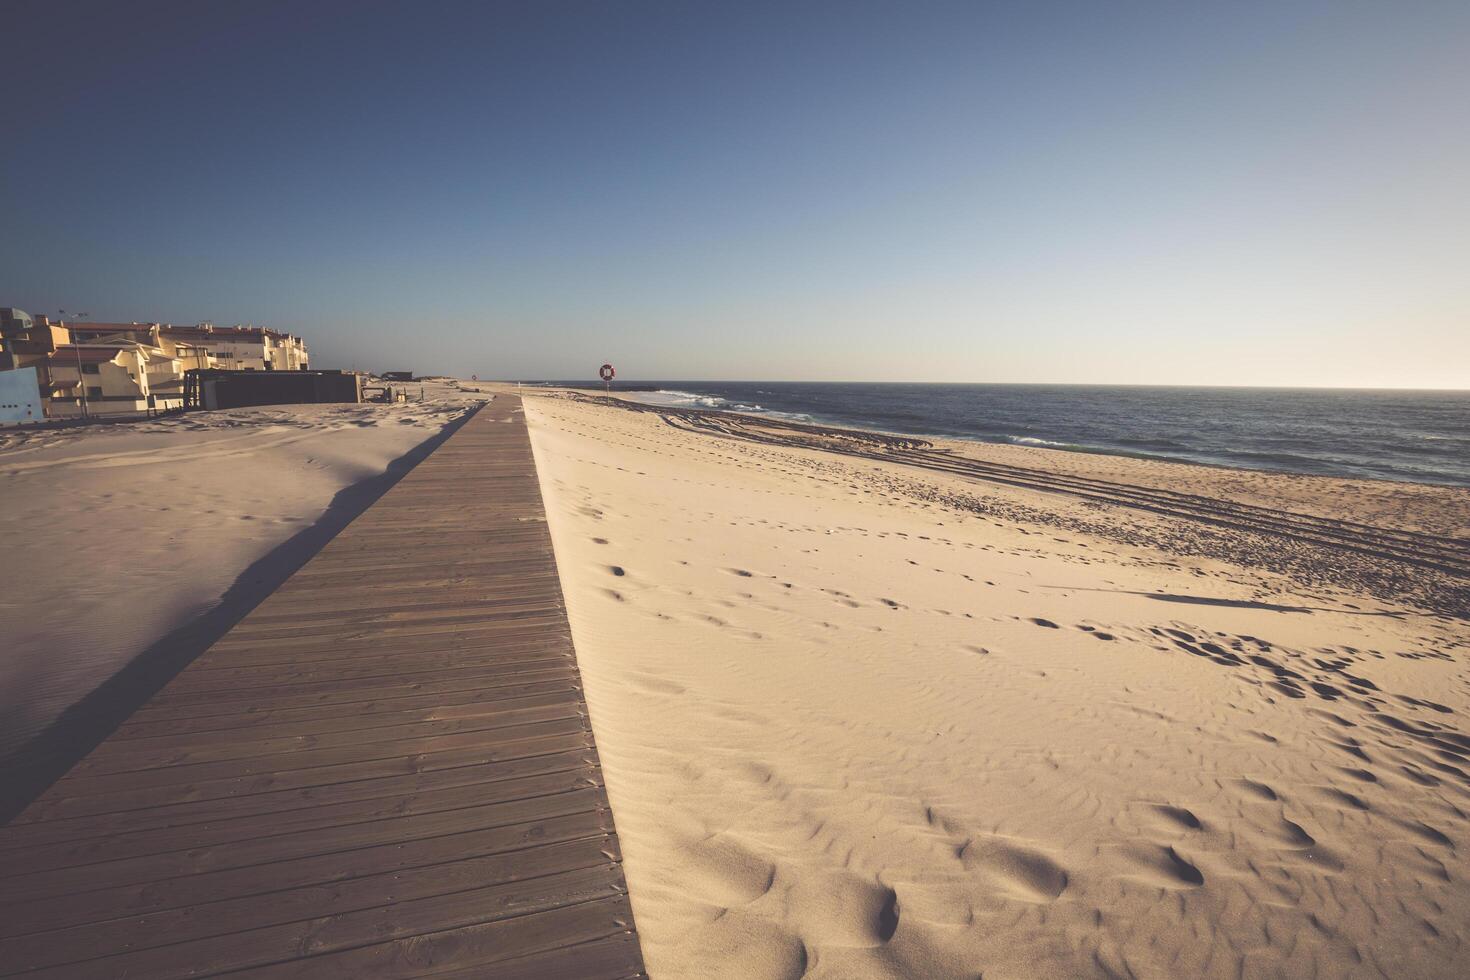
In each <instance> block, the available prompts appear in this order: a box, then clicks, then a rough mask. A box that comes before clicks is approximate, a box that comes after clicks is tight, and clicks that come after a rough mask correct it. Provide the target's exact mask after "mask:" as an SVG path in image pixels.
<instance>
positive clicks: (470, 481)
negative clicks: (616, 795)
mask: <svg viewBox="0 0 1470 980" xmlns="http://www.w3.org/2000/svg"><path fill="white" fill-rule="evenodd" d="M520 407H521V406H520V399H519V398H518V397H515V396H506V395H502V396H500V397H498V398H496V399H495V400H494V401H493V402H491V403H490V404H489V405H487V406H486V407H484V408H482V409H481V410H480V411H479V412H478V413H477V414H476V415H475V416H474V417H473V418H471V419H470V420H469V421H468V422H467V423H465V425H464V426H463V427H462V428H460V429H459V431H457V432H456V433H455V434H454V435H452V436H451V437H450V438H449V439H448V440H447V441H446V442H445V443H444V444H443V445H442V446H440V447H439V448H438V449H437V450H436V451H435V452H434V453H433V454H432V455H430V456H429V457H428V458H427V459H425V460H424V461H423V462H422V463H420V464H419V465H418V466H417V467H416V468H415V469H413V470H412V471H411V472H409V473H408V474H407V475H406V476H405V477H404V478H403V480H402V481H400V482H399V483H398V484H397V485H396V486H395V487H393V489H391V490H390V491H388V493H387V494H385V495H384V496H383V497H382V498H381V499H380V500H379V501H378V502H377V503H375V504H374V505H373V506H372V507H371V508H369V509H368V510H367V511H366V512H365V513H364V514H362V515H361V516H360V517H359V518H358V519H357V520H356V521H354V522H353V523H352V524H351V525H350V526H349V527H348V528H347V529H346V530H345V531H343V532H342V533H341V534H340V535H338V536H337V537H336V538H335V539H333V540H332V541H331V543H329V544H328V545H327V546H326V547H325V548H324V549H323V550H322V551H321V552H320V553H319V554H318V555H317V556H316V557H315V558H313V559H312V560H311V561H310V562H309V563H307V564H306V565H305V566H304V567H303V568H302V569H301V570H300V571H298V572H297V573H296V574H295V575H294V576H292V578H291V579H290V580H289V581H287V582H286V583H285V585H283V586H282V587H281V588H280V589H279V590H278V591H276V592H275V593H274V594H272V595H271V596H270V597H269V598H268V599H266V601H265V602H263V603H262V604H261V605H260V606H259V607H257V608H256V609H255V611H254V612H252V613H251V614H250V615H249V616H248V617H246V618H245V619H244V620H242V621H241V622H240V623H239V624H238V625H237V626H236V627H235V628H234V629H233V630H232V631H230V632H229V633H228V634H227V635H226V636H224V637H223V638H222V639H221V640H220V641H219V642H218V643H216V644H215V645H214V646H213V647H212V648H210V649H209V650H208V651H207V652H206V653H205V654H203V655H202V656H201V657H199V659H198V660H196V661H195V662H194V663H193V664H191V665H190V666H189V667H188V668H187V669H185V670H184V671H183V672H182V673H181V674H179V676H178V677H176V678H175V679H174V680H173V681H172V682H171V683H170V684H169V685H168V686H167V687H165V688H164V689H163V690H162V691H160V692H159V693H158V694H157V695H156V696H155V697H154V698H153V699H152V700H151V701H149V702H148V703H147V704H145V705H144V706H143V707H142V708H141V709H139V710H138V711H137V713H135V714H134V715H133V716H132V717H131V718H130V719H129V720H128V721H127V722H126V723H125V724H124V725H123V726H122V727H121V728H119V729H118V730H117V731H116V732H115V733H113V734H112V735H111V736H110V737H109V738H107V740H106V741H104V742H103V743H102V744H101V745H99V746H98V747H97V749H96V750H95V751H93V752H92V753H91V754H90V755H89V756H87V757H86V758H85V759H83V760H82V761H81V762H80V763H78V764H77V765H76V767H75V768H73V769H72V771H71V772H69V773H68V774H67V775H66V776H64V777H63V778H62V779H61V780H60V781H59V782H57V783H56V784H55V785H54V786H52V787H51V788H50V789H49V790H48V791H47V792H46V793H45V794H44V795H43V796H41V797H40V798H39V799H37V800H36V801H35V802H34V803H33V804H32V805H31V806H30V807H29V808H28V809H27V810H26V811H25V812H24V813H22V814H21V815H20V816H19V817H18V818H17V819H16V820H15V821H14V822H12V823H11V824H10V825H9V826H8V827H5V828H0V973H27V974H30V973H31V971H34V975H43V976H65V977H93V976H96V977H122V976H127V977H176V976H178V977H182V976H199V975H204V974H211V973H222V972H229V971H241V972H244V973H247V974H249V973H262V974H270V975H278V976H303V977H332V976H344V977H367V976H372V977H398V976H425V975H432V976H477V977H500V978H513V977H576V978H592V977H626V976H640V975H642V972H643V965H642V957H641V954H640V951H639V946H638V938H637V935H636V933H635V931H634V928H633V919H632V913H631V911H630V908H629V905H628V897H627V889H626V886H625V884H624V880H623V873H622V865H621V863H620V860H621V859H620V855H619V851H618V842H617V836H616V834H615V832H614V830H613V820H612V814H611V812H610V811H609V809H608V803H607V796H606V794H605V793H604V791H603V787H602V774H601V769H600V767H599V765H598V760H597V752H596V748H595V746H594V744H593V739H592V731H591V729H590V727H589V725H588V720H587V709H586V705H585V703H584V702H583V699H582V689H581V682H580V677H579V674H578V672H577V662H576V655H575V652H574V651H573V649H572V642H571V635H570V632H569V629H568V626H567V620H566V613H565V610H564V608H563V604H562V593H561V583H560V581H559V579H558V577H557V569H556V561H555V558H554V557H553V555H552V550H551V539H550V536H549V534H548V532H547V528H546V518H545V511H544V509H543V507H542V501H541V492H540V488H539V486H538V484H537V480H536V471H535V462H534V460H533V458H532V456H531V446H530V439H529V436H528V434H527V432H526V425H525V420H524V417H523V416H522V414H521V411H520Z"/></svg>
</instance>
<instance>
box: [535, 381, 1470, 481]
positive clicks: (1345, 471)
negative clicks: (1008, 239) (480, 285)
mask: <svg viewBox="0 0 1470 980" xmlns="http://www.w3.org/2000/svg"><path fill="white" fill-rule="evenodd" d="M741 384H749V385H752V386H753V385H756V384H772V382H741ZM828 384H830V385H831V386H832V387H834V388H841V387H850V386H849V385H847V384H846V383H840V382H831V383H828ZM889 384H890V385H891V386H892V387H895V388H903V387H935V388H945V387H948V388H952V389H954V390H963V389H965V388H973V387H977V386H973V385H964V384H954V385H933V386H930V385H919V386H909V385H905V384H901V383H896V382H895V383H889ZM558 387H564V386H531V387H530V390H548V389H552V388H558ZM812 387H818V388H819V387H821V384H819V383H814V384H813V385H812ZM875 387H881V386H878V385H875ZM978 387H985V388H991V387H1012V388H1018V389H1036V390H1044V391H1050V390H1054V389H1056V388H1059V387H1060V388H1074V389H1076V390H1079V391H1080V390H1088V389H1092V388H1094V387H1095V388H1098V389H1099V390H1112V389H1128V388H1132V389H1134V390H1138V391H1168V392H1175V393H1187V392H1190V391H1195V390H1201V391H1208V390H1218V391H1231V392H1255V391H1265V392H1272V393H1278V394H1299V393H1309V394H1326V395H1331V394H1342V395H1354V394H1357V395H1370V396H1371V395H1373V394H1375V393H1385V394H1403V395H1405V396H1412V395H1416V394H1422V395H1425V396H1439V397H1444V396H1449V397H1459V396H1465V397H1466V398H1467V402H1466V410H1467V411H1470V392H1462V391H1457V390H1445V391H1425V392H1417V391H1415V390H1412V389H1331V388H1324V389H1291V388H1272V389H1258V388H1249V387H1239V388H1234V387H1223V386H1217V387H1216V388H1213V389H1205V388H1201V389H1195V388H1193V387H1191V386H1166V385H1136V386H1087V385H1077V386H1052V385H1011V386H1003V385H993V386H992V385H985V386H978ZM574 390H585V389H581V388H580V387H578V388H576V389H574ZM626 391H627V394H629V395H630V396H633V397H627V398H624V400H625V401H631V402H635V403H637V404H644V405H649V406H652V407H656V408H664V409H669V410H675V411H725V412H733V413H737V414H743V415H753V416H755V417H758V418H769V419H773V420H778V421H786V422H793V423H797V424H812V425H819V426H830V427H842V428H852V429H858V430H862V431H874V432H883V433H888V434H894V435H903V436H908V437H911V438H922V439H938V440H945V441H953V442H966V443H974V444H979V445H1011V446H1026V447H1034V448H1040V449H1055V450H1057V451H1061V452H1073V453H1083V454H1090V455H1105V456H1122V457H1126V458H1134V459H1146V460H1157V461H1161V462H1180V463H1186V464H1190V465H1196V466H1212V467H1224V468H1227V469H1248V470H1253V471H1258V472H1267V473H1288V474H1292V475H1299V476H1327V477H1337V478H1340V479H1354V480H1375V481H1386V482H1393V483H1418V484H1426V485H1432V486H1447V487H1456V488H1462V489H1470V475H1464V474H1454V473H1442V472H1438V471H1435V470H1432V469H1430V470H1423V471H1415V470H1398V469H1397V464H1394V463H1391V462H1388V461H1386V460H1385V461H1384V462H1382V463H1381V464H1379V465H1381V466H1385V467H1387V468H1388V469H1390V470H1395V472H1394V473H1392V474H1384V473H1374V472H1371V468H1370V467H1365V465H1364V464H1362V463H1353V462H1351V461H1348V460H1336V461H1332V460H1313V459H1312V458H1311V457H1309V456H1301V455H1298V454H1295V453H1290V452H1287V453H1284V454H1275V455H1276V456H1277V457H1278V458H1277V459H1275V460H1272V459H1269V458H1268V457H1271V456H1272V455H1273V454H1272V453H1269V452H1260V451H1258V450H1255V449H1245V448H1242V449H1240V450H1238V451H1237V452H1238V453H1240V454H1241V455H1242V456H1259V457H1262V459H1261V460H1260V461H1259V462H1251V461H1250V460H1248V459H1245V458H1233V457H1232V456H1230V455H1229V454H1223V455H1222V454H1221V453H1220V452H1219V451H1218V450H1215V449H1211V448H1210V447H1209V446H1208V445H1201V446H1197V447H1196V446H1181V447H1180V448H1178V449H1177V450H1172V449H1171V450H1162V449H1150V448H1147V447H1144V448H1131V447H1128V446H1122V445H1113V444H1109V443H1106V442H1087V441H1081V442H1079V441H1067V440H1064V439H1061V438H1043V437H1042V436H1038V435H1013V434H1008V433H996V434H992V435H985V434H972V433H967V432H959V431H953V430H952V429H951V430H949V431H941V430H940V429H939V428H934V429H926V428H922V427H915V428H905V427H889V426H885V425H884V424H883V423H881V422H879V421H877V420H873V419H866V420H853V419H850V418H844V417H842V416H841V415H838V414H833V413H831V412H827V413H822V412H792V411H785V410H780V409H772V408H769V407H763V406H760V405H747V404H744V403H740V402H737V403H735V404H733V405H732V404H725V405H716V404H702V403H708V402H725V403H728V402H729V401H730V399H729V397H727V396H726V395H720V394H701V393H699V392H698V391H692V390H686V389H683V388H671V387H658V388H655V389H654V391H652V392H648V391H646V390H644V389H628V390H626ZM620 394H621V393H620V392H618V391H616V390H615V391H614V392H613V395H614V397H618V396H619V395H620ZM639 394H644V395H650V394H651V395H668V396H678V398H677V399H675V400H673V401H663V400H659V399H657V398H647V399H644V398H639V397H636V396H637V395H639ZM766 394H770V392H767V393H766ZM686 400H687V403H686ZM941 428H942V427H941Z"/></svg>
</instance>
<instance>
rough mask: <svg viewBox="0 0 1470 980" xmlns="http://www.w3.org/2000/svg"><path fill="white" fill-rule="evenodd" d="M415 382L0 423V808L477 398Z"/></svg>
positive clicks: (116, 714)
mask: <svg viewBox="0 0 1470 980" xmlns="http://www.w3.org/2000/svg"><path fill="white" fill-rule="evenodd" d="M413 390H414V394H415V395H417V393H418V388H417V386H414V389H413ZM426 394H427V396H428V398H429V400H428V401H425V402H412V403H406V404H395V405H378V404H363V405H295V406H271V407H261V408H251V409H238V410H232V411H220V412H198V413H190V414H187V415H181V416H172V417H168V418H163V419H158V420H153V421H137V422H125V423H113V424H105V425H95V426H85V427H71V428H61V429H4V430H0V495H3V502H4V504H3V506H4V525H3V526H4V540H5V546H4V561H3V562H0V774H3V776H4V780H3V782H4V792H3V794H0V795H3V799H0V819H4V818H5V817H6V815H7V814H8V813H13V812H14V811H15V810H16V809H18V807H19V805H20V804H22V803H24V801H25V800H26V799H27V798H28V797H29V796H31V795H34V793H35V791H37V790H38V789H39V788H41V787H43V786H44V785H45V784H46V783H47V782H48V781H49V780H50V779H53V778H55V776H57V775H59V773H60V772H61V771H64V770H65V768H66V767H67V766H68V765H69V764H70V763H71V762H74V761H75V759H76V758H77V757H79V754H80V753H81V752H82V751H83V750H84V749H85V748H86V747H87V746H88V745H89V744H91V743H92V742H94V741H95V740H96V739H97V738H99V737H100V736H101V735H102V734H105V733H106V731H107V730H108V729H109V728H110V727H111V726H112V725H115V724H116V723H117V722H118V721H120V720H121V718H123V717H126V715H127V713H128V712H129V711H131V710H132V708H133V707H135V706H136V705H137V704H138V703H141V701H142V700H143V699H145V698H146V696H147V695H148V693H151V690H153V689H156V688H157V686H159V685H160V684H161V683H162V682H163V681H166V680H167V679H168V678H169V677H170V676H172V675H173V673H176V672H177V670H178V669H179V668H181V667H182V665H183V664H185V663H187V662H188V660H190V659H192V657H193V656H195V655H197V654H198V653H199V652H202V650H203V649H205V648H206V647H207V646H208V645H209V643H210V642H213V640H214V639H215V638H216V637H218V636H219V635H222V634H223V632H224V631H225V630H226V629H228V628H229V626H230V625H232V624H233V623H234V622H235V621H237V620H238V619H239V618H240V617H241V616H243V615H244V613H245V612H247V611H248V610H249V609H250V608H251V607H253V606H254V605H255V604H256V603H257V602H259V601H260V599H261V598H263V597H264V596H265V595H267V594H269V592H270V591H271V590H272V589H274V588H275V586H276V585H278V584H279V583H280V582H281V581H283V580H284V579H285V578H286V577H287V576H288V575H289V574H290V573H291V572H292V571H294V570H295V569H296V568H298V567H299V566H300V565H301V564H302V563H304V562H305V561H306V559H307V558H309V557H310V555H311V554H313V553H315V551H316V550H317V549H319V548H320V546H321V545H322V544H323V543H325V541H326V540H328V539H329V538H330V537H331V536H332V535H333V534H335V533H336V531H337V530H339V529H340V528H341V527H342V526H344V525H345V524H346V523H347V522H348V521H350V520H351V519H352V517H354V516H356V515H357V514H358V513H360V512H361V511H362V509H364V508H365V507H366V506H367V505H368V504H369V503H371V501H372V500H374V499H376V497H377V496H379V495H380V494H381V493H382V492H383V490H385V489H386V487H387V485H388V483H390V482H391V481H392V480H393V479H396V477H397V475H399V474H401V472H403V471H404V470H406V469H407V468H409V467H411V466H412V465H413V463H414V462H416V460H417V458H418V457H419V455H421V454H422V452H427V451H428V449H429V445H428V442H427V441H428V440H432V439H433V438H434V437H435V436H437V435H439V434H440V433H441V431H442V430H443V429H444V427H445V426H446V424H448V423H451V422H452V421H453V420H454V419H455V418H457V417H458V416H459V415H461V414H462V413H463V411H464V406H465V404H466V403H468V402H470V401H475V400H481V399H483V398H485V397H488V395H484V394H478V393H474V392H460V391H458V390H457V389H456V388H454V387H453V386H446V385H432V384H431V385H429V386H428V389H426ZM416 449H421V452H419V453H415V450H416Z"/></svg>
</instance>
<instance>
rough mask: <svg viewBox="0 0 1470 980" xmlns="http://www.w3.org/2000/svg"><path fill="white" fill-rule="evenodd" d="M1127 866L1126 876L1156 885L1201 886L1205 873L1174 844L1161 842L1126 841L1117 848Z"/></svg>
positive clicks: (1126, 877) (1172, 888)
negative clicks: (1176, 848) (1127, 842)
mask: <svg viewBox="0 0 1470 980" xmlns="http://www.w3.org/2000/svg"><path fill="white" fill-rule="evenodd" d="M1117 853H1118V856H1119V857H1120V858H1121V859H1122V862H1123V864H1124V866H1125V867H1126V868H1127V870H1126V871H1125V872H1124V873H1123V876H1122V877H1123V878H1124V879H1126V880H1129V881H1137V882H1139V883H1141V884H1145V885H1149V886H1151V887H1154V888H1164V889H1168V890H1171V891H1178V890H1180V889H1185V888H1198V887H1200V886H1201V885H1203V884H1204V883H1205V876H1204V875H1203V874H1201V873H1200V870H1199V868H1196V867H1195V866H1194V865H1193V864H1191V863H1190V862H1189V861H1187V860H1185V859H1184V858H1183V857H1182V856H1181V855H1180V854H1179V852H1178V851H1176V850H1174V848H1172V847H1168V846H1164V845H1159V844H1144V843H1139V844H1125V845H1123V846H1122V847H1119V848H1118V849H1117Z"/></svg>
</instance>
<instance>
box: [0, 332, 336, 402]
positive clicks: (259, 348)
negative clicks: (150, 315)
mask: <svg viewBox="0 0 1470 980" xmlns="http://www.w3.org/2000/svg"><path fill="white" fill-rule="evenodd" d="M20 367H34V368H36V374H37V381H38V382H39V385H40V388H41V395H42V404H43V405H44V406H45V409H46V414H47V415H48V416H52V417H63V418H65V417H76V416H79V415H83V414H87V415H106V414H114V413H127V412H142V411H146V410H148V409H156V410H165V409H172V408H181V407H182V406H183V404H184V373H185V372H186V371H189V370H194V369H198V370H210V369H216V368H219V369H225V370H237V371H238V370H246V371H305V370H308V369H309V367H310V355H309V354H308V353H307V349H306V342H305V341H304V340H302V339H301V338H300V337H298V336H295V335H294V334H288V333H283V332H281V331H278V330H271V329H269V328H266V327H256V326H234V327H216V326H214V325H213V324H209V323H201V324H198V325H195V326H174V325H173V324H167V323H103V322H65V321H58V322H55V323H53V322H52V321H51V320H49V319H48V318H47V317H45V316H35V317H33V316H31V315H29V314H27V313H26V312H25V311H23V310H16V309H13V308H9V307H6V308H0V370H7V369H10V368H20Z"/></svg>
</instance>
